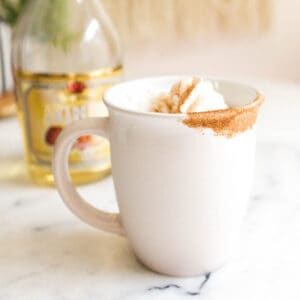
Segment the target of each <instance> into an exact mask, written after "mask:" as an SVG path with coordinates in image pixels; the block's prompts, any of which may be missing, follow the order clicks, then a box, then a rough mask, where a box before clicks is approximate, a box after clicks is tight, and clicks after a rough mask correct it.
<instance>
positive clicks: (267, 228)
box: [0, 85, 300, 300]
mask: <svg viewBox="0 0 300 300" xmlns="http://www.w3.org/2000/svg"><path fill="white" fill-rule="evenodd" d="M263 88H265V90H266V91H267V95H268V92H269V94H270V95H271V99H270V100H269V101H270V102H271V105H270V103H269V104H268V105H267V106H266V107H267V111H266V112H265V113H264V114H263V115H262V120H261V124H260V125H261V128H260V133H259V142H258V147H257V160H256V171H255V179H254V183H253V191H252V196H251V199H250V203H249V208H248V213H247V217H246V220H245V222H244V226H243V229H242V235H241V246H240V249H238V250H237V252H236V254H235V257H234V259H233V260H232V262H231V263H229V264H228V265H226V266H225V267H224V268H222V269H220V270H218V271H217V272H215V273H213V274H207V276H206V277H205V276H201V277H195V278H171V277H167V276H162V275H158V274H155V273H153V272H151V271H149V270H147V269H146V268H144V267H143V266H142V265H140V264H139V263H138V262H137V261H136V259H135V257H134V255H133V253H132V250H131V248H130V245H129V244H128V242H127V240H126V239H125V238H121V237H117V236H114V235H109V234H105V233H102V232H99V231H96V230H94V229H92V228H90V227H88V226H87V225H85V224H82V223H81V222H80V221H79V220H78V219H76V218H75V217H74V216H73V215H71V213H70V212H69V211H68V210H67V209H66V208H65V206H64V204H63V203H62V201H61V200H60V199H59V196H58V194H57V192H56V191H55V190H54V189H51V188H41V187H37V186H34V185H32V184H31V183H30V180H29V179H28V178H27V177H26V175H25V174H24V171H23V163H22V157H21V145H20V141H21V137H20V132H19V129H18V126H17V123H16V120H13V119H12V120H4V121H0V138H1V141H5V143H3V145H2V146H1V149H0V158H1V160H0V300H18V299H30V300H35V299H39V300H40V299H43V300H52V299H53V300H54V299H55V300H137V299H138V300H140V299H147V300H148V299H163V300H167V299H204V300H219V299H228V300H240V299H243V300H260V299H261V300H269V299H270V300H281V299H288V300H298V299H300V284H299V279H298V276H299V275H298V274H299V270H300V140H299V139H300V135H298V134H297V131H298V130H299V128H300V118H298V117H297V116H298V115H299V113H300V101H299V99H300V87H298V86H296V85H279V86H277V85H265V86H264V87H263ZM276 90H277V91H278V93H276ZM285 91H286V94H285ZM277 94H278V95H281V97H278V98H277V97H276V95H277ZM284 95H288V98H286V99H285V101H286V102H285V103H286V105H289V106H290V107H291V110H293V112H292V113H291V114H292V115H293V120H291V119H288V118H289V117H290V116H288V115H284V114H283V115H282V114H281V115H280V114H279V112H280V113H281V112H282V111H280V109H278V106H282V105H283V104H282V102H281V101H282V96H284ZM271 106H273V107H275V109H273V110H271V109H272V108H270V107H271ZM284 110H285V109H283V111H284ZM295 110H296V112H297V113H296V112H295ZM286 111H288V110H286ZM280 118H281V119H280ZM285 120H287V121H286V123H285V122H284V121H285ZM278 122H280V124H278ZM274 128H275V129H274ZM276 128H279V129H280V130H278V131H277V134H276V133H274V132H273V130H276ZM293 128H295V130H294V135H293V134H291V131H292V130H293ZM80 192H81V193H82V194H84V196H85V197H86V198H88V199H91V202H92V203H93V204H94V205H97V206H101V207H103V208H105V209H107V210H110V211H113V210H116V209H117V206H116V203H115V196H114V192H113V186H112V180H111V178H107V179H105V180H104V181H102V182H100V183H97V184H93V185H88V186H85V187H81V188H80ZM168 250H170V251H171V249H166V251H168Z"/></svg>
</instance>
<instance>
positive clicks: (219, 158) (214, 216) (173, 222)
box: [53, 77, 263, 276]
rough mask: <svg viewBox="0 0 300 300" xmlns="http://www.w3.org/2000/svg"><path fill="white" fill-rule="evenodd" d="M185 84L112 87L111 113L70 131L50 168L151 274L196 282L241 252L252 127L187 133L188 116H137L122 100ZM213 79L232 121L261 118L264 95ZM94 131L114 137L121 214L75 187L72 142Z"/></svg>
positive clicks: (79, 209)
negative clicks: (251, 112)
mask: <svg viewBox="0 0 300 300" xmlns="http://www.w3.org/2000/svg"><path fill="white" fill-rule="evenodd" d="M179 79H181V78H180V77H159V78H148V79H141V80H136V81H130V82H125V83H122V84H119V85H116V86H114V87H113V88H111V89H110V90H109V91H108V92H107V93H106V94H105V96H104V102H105V104H106V105H107V107H108V110H109V117H102V118H91V119H84V120H80V121H77V122H75V123H73V124H71V125H70V126H69V127H67V128H66V129H64V131H63V132H62V133H61V135H60V136H59V138H58V140H57V143H56V146H55V153H54V162H53V170H54V175H55V181H56V185H57V188H58V191H59V193H60V195H61V197H62V199H63V200H64V202H65V203H66V205H67V206H68V207H69V209H70V210H71V211H72V212H73V213H74V214H75V215H77V216H78V217H79V218H80V219H81V220H83V221H84V222H86V223H88V224H90V225H92V226H94V227H96V228H99V229H101V230H104V231H108V232H113V233H116V234H121V235H126V236H127V237H128V239H129V240H130V242H131V244H132V247H133V249H134V252H135V253H136V255H137V257H138V258H139V260H140V261H141V262H143V263H144V264H145V265H146V266H148V267H149V268H151V269H152V270H155V271H157V272H160V273H164V274H169V275H175V276H192V275H199V274H203V273H207V272H211V271H213V270H215V269H217V268H219V267H220V266H222V265H223V264H224V263H225V262H226V261H227V260H228V258H229V257H230V255H231V253H232V251H233V249H234V248H235V246H236V242H237V240H238V235H239V229H240V225H241V222H242V219H243V216H244V214H245V211H246V205H247V200H248V197H249V192H250V187H251V181H252V176H253V166H254V156H255V126H253V127H252V128H248V130H245V131H243V132H240V133H237V134H235V135H233V136H232V137H228V136H224V135H218V134H216V132H215V131H214V130H212V129H210V128H203V127H202V128H190V127H188V126H187V125H186V124H184V120H185V119H186V118H187V115H185V114H178V115H173V114H161V113H151V112H136V111H132V110H130V108H129V107H128V109H127V108H126V107H124V104H122V97H123V96H122V95H130V93H131V92H132V91H133V90H136V89H139V90H143V86H144V87H145V86H147V87H148V89H151V87H155V88H160V87H163V88H165V89H166V88H169V87H170V86H171V85H172V84H174V83H175V82H176V81H178V80H179ZM210 79H211V80H212V81H214V82H215V83H216V84H217V85H218V90H219V91H220V92H221V93H222V94H223V95H224V97H225V99H226V101H227V103H228V104H229V105H230V106H231V107H232V106H234V107H239V111H240V114H239V117H237V118H236V119H235V122H237V123H238V122H242V121H243V117H244V116H245V117H247V116H246V113H245V112H244V108H246V107H250V106H255V105H256V106H257V110H256V112H255V114H257V111H258V108H259V107H260V105H261V103H257V102H256V100H257V99H258V98H259V99H260V100H262V98H263V97H262V96H261V95H260V94H259V93H258V92H257V91H256V90H255V89H254V88H251V87H249V86H246V85H243V84H239V83H235V82H231V81H224V80H218V79H213V78H210ZM140 97H143V96H142V95H141V96H140ZM144 97H147V95H146V94H145V95H144ZM148 97H149V96H148ZM255 99H256V100H255ZM134 101H135V100H134ZM136 101H139V99H136ZM125 102H126V101H125V99H124V103H125ZM261 102H262V101H261ZM125 106H126V105H125ZM245 111H246V110H245ZM223 114H224V112H223ZM240 117H241V119H239V118H240ZM255 119H256V116H255ZM254 122H255V121H254ZM88 134H98V135H101V136H104V137H107V138H108V139H109V140H110V144H111V160H112V169H113V181H114V185H115V190H116V195H117V200H118V205H119V209H120V214H119V213H116V214H114V213H107V212H104V211H101V210H98V209H96V208H94V207H92V206H90V205H89V204H87V203H86V202H85V201H84V200H83V199H82V198H81V196H80V195H79V194H78V193H77V191H76V190H75V188H74V187H73V185H72V183H71V181H70V177H69V175H68V154H69V151H70V149H71V146H72V143H73V142H74V141H75V140H76V139H77V138H78V137H79V136H82V135H88Z"/></svg>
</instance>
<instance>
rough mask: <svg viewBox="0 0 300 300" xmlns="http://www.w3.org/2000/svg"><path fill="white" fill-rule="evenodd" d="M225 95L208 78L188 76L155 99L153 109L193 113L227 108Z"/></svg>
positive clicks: (162, 111) (164, 111)
mask: <svg viewBox="0 0 300 300" xmlns="http://www.w3.org/2000/svg"><path fill="white" fill-rule="evenodd" d="M227 108H228V105H227V104H226V102H225V100H224V97H223V96H222V95H221V94H220V93H218V92H217V91H216V90H215V88H214V86H213V83H212V82H211V81H209V80H206V79H200V78H195V77H191V78H186V79H183V80H181V81H179V82H177V83H175V84H174V86H173V87H172V88H171V91H170V92H169V93H162V94H160V95H159V97H157V98H156V99H154V101H153V105H152V108H151V111H153V112H161V113H171V114H178V113H191V112H204V111H212V110H220V109H227Z"/></svg>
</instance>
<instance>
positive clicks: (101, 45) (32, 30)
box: [12, 0, 122, 184]
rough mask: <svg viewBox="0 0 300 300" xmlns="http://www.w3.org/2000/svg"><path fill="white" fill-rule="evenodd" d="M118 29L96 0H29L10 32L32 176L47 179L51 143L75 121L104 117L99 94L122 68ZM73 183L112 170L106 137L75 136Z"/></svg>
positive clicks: (49, 179) (43, 181)
mask: <svg viewBox="0 0 300 300" xmlns="http://www.w3.org/2000/svg"><path fill="white" fill-rule="evenodd" d="M121 60H122V58H121V49H120V46H119V41H118V36H117V33H116V31H115V29H114V27H113V25H112V23H111V21H110V19H109V17H108V16H107V15H106V13H105V11H104V9H103V7H102V5H101V0H31V1H29V3H28V5H27V7H26V8H25V10H24V14H23V15H22V16H21V17H20V20H19V21H18V24H17V25H16V27H15V30H14V34H13V50H12V61H13V62H12V65H13V74H14V78H15V83H16V92H17V104H18V116H19V120H20V123H21V127H22V129H23V135H24V145H25V147H24V148H25V159H26V163H27V166H28V170H29V173H30V175H31V177H32V178H33V180H34V181H35V182H37V183H39V184H52V183H53V176H52V171H51V158H52V152H53V145H54V143H55V140H56V138H57V136H58V135H59V134H60V132H61V130H62V128H63V127H64V126H66V125H67V124H69V123H71V122H72V121H74V120H78V119H81V118H85V117H92V116H103V115H106V114H107V110H106V108H105V106H104V104H103V102H102V95H103V93H104V91H105V90H106V89H107V88H108V87H110V86H111V85H113V84H114V83H116V82H118V81H119V80H120V77H121V73H122V62H121ZM69 162H70V174H71V178H72V180H73V182H75V183H79V184H80V183H86V182H90V181H94V180H97V179H99V178H101V177H103V176H104V175H106V174H108V173H109V172H110V159H109V144H108V141H107V140H106V139H104V138H101V137H96V136H83V137H80V138H79V139H78V140H77V141H76V142H75V143H74V145H73V148H72V151H71V154H70V159H69Z"/></svg>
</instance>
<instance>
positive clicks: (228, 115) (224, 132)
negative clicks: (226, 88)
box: [183, 93, 265, 138]
mask: <svg viewBox="0 0 300 300" xmlns="http://www.w3.org/2000/svg"><path fill="white" fill-rule="evenodd" d="M264 100H265V96H264V95H262V94H261V93H257V95H256V98H255V99H254V100H253V101H252V102H251V103H249V104H246V105H243V106H241V107H234V108H228V109H224V110H215V111H207V112H192V113H188V118H187V119H185V120H183V123H184V124H185V125H186V126H188V127H191V128H210V129H212V130H214V132H215V133H216V135H219V136H226V137H228V138H231V137H233V136H234V135H236V134H238V133H242V132H244V131H246V130H248V129H251V128H252V127H253V125H254V124H255V122H256V119H257V115H258V111H259V109H260V107H261V105H262V104H263V102H264Z"/></svg>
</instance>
